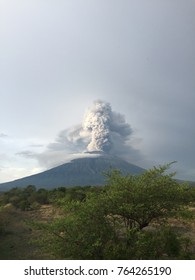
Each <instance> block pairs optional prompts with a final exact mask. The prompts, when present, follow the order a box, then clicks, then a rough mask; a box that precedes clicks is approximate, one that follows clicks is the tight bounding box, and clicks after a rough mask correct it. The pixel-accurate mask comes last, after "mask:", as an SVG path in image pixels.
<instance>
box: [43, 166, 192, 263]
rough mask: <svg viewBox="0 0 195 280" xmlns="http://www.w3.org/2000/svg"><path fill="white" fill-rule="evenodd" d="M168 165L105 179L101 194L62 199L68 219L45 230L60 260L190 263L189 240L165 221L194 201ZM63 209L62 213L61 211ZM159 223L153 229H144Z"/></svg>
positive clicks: (47, 226)
mask: <svg viewBox="0 0 195 280" xmlns="http://www.w3.org/2000/svg"><path fill="white" fill-rule="evenodd" d="M169 166H170V164H169V165H166V166H162V167H161V166H160V167H158V168H153V169H151V170H148V171H146V172H145V173H143V174H141V175H138V176H134V175H127V176H122V175H121V173H120V172H119V171H112V172H111V173H109V174H107V178H108V184H107V185H106V186H105V187H102V188H101V189H100V191H94V189H88V191H87V192H86V193H85V199H82V200H69V201H67V200H64V205H62V203H61V204H59V205H61V210H63V211H64V215H63V216H62V217H60V218H59V219H55V221H54V222H53V223H51V224H48V225H46V224H44V225H42V228H43V229H44V230H45V231H46V232H47V234H45V239H44V242H46V241H45V240H46V237H47V238H48V242H47V244H50V245H51V246H52V247H51V248H52V252H55V254H56V256H57V258H60V259H169V258H175V259H178V258H186V256H188V257H189V256H190V255H189V254H188V252H187V249H186V248H187V246H186V244H187V243H186V242H188V241H186V239H182V238H180V236H179V235H178V233H177V232H174V231H173V229H172V228H171V227H170V226H167V225H166V224H165V223H164V221H166V220H167V219H168V218H169V217H170V216H173V215H176V212H177V213H178V211H180V210H182V209H183V208H185V205H186V204H187V203H189V202H190V200H191V198H190V195H189V193H190V189H189V187H188V186H186V185H185V184H179V183H178V182H177V181H176V180H174V179H173V175H174V174H167V169H168V167H169ZM61 202H62V201H61ZM62 208H63V209H62ZM154 223H156V226H155V227H154V228H153V230H152V231H151V230H149V231H148V230H144V229H145V228H147V226H148V225H150V224H154Z"/></svg>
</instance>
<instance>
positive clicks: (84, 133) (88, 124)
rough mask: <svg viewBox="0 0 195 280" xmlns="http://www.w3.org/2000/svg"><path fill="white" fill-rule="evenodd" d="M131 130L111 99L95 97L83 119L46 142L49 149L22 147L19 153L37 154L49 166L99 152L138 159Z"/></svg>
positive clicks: (138, 155)
mask: <svg viewBox="0 0 195 280" xmlns="http://www.w3.org/2000/svg"><path fill="white" fill-rule="evenodd" d="M132 133H133V130H132V128H131V126H130V125H129V124H128V123H127V122H126V120H125V117H124V116H123V115H122V114H120V113H117V112H114V111H113V110H112V107H111V105H110V103H108V102H104V101H101V100H96V101H95V102H94V103H93V105H92V106H91V107H90V108H88V110H87V111H86V113H85V114H84V118H83V121H82V123H81V124H79V125H77V126H74V127H72V128H70V129H65V130H63V131H61V132H60V133H59V135H58V137H57V139H56V141H55V142H53V143H50V144H49V145H48V146H47V150H46V151H44V152H42V153H34V152H30V151H23V152H21V153H20V155H22V156H25V157H28V158H29V157H31V158H36V159H38V161H39V162H40V164H41V166H43V165H45V166H46V167H53V166H56V165H58V164H61V163H64V162H66V161H67V160H68V161H69V160H71V158H77V156H78V157H86V156H88V155H89V154H91V155H92V154H93V153H97V152H100V153H108V154H111V155H115V156H119V157H121V158H123V159H126V160H128V161H130V162H136V161H137V160H139V159H140V157H141V156H140V153H139V151H137V150H136V149H135V148H133V146H132V145H131V135H132Z"/></svg>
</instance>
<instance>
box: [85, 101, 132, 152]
mask: <svg viewBox="0 0 195 280" xmlns="http://www.w3.org/2000/svg"><path fill="white" fill-rule="evenodd" d="M83 130H84V132H85V133H86V135H88V137H89V141H90V142H89V143H88V145H87V151H88V152H94V151H99V152H107V153H108V152H112V150H113V149H114V146H115V144H116V145H118V144H119V143H118V142H121V144H122V143H124V142H125V140H126V139H127V138H128V136H130V134H131V133H132V130H131V127H130V125H129V124H127V123H126V122H125V119H124V117H123V116H122V115H121V114H118V113H115V112H113V111H112V108H111V106H110V104H109V103H107V102H103V101H101V100H97V101H95V102H94V104H93V106H92V107H91V108H90V109H89V110H88V111H87V113H86V115H85V117H84V121H83ZM85 133H84V134H85Z"/></svg>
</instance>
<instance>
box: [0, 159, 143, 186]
mask: <svg viewBox="0 0 195 280" xmlns="http://www.w3.org/2000/svg"><path fill="white" fill-rule="evenodd" d="M110 168H112V169H119V170H121V172H122V173H123V174H127V173H131V174H140V173H142V172H143V171H144V169H143V168H141V167H138V166H136V165H133V164H130V163H128V162H126V161H124V160H122V159H120V158H118V157H113V156H108V155H104V156H98V157H85V158H78V159H74V160H72V161H71V162H68V163H65V164H62V165H60V166H57V167H54V168H52V169H50V170H47V171H44V172H41V173H38V174H35V175H31V176H28V177H24V178H21V179H18V180H15V181H12V182H7V183H3V184H0V191H1V190H3V191H4V190H8V189H10V188H13V187H26V186H28V185H35V186H36V187H37V188H42V187H43V188H47V189H51V188H54V187H59V186H65V187H73V186H86V185H104V184H105V177H104V176H103V174H102V173H103V172H105V171H108V170H109V169H110Z"/></svg>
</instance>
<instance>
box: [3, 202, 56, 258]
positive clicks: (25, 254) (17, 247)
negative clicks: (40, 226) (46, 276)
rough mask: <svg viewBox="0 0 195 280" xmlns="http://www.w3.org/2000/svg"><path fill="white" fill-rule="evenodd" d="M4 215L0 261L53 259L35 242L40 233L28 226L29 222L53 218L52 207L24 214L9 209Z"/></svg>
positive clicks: (47, 220)
mask: <svg viewBox="0 0 195 280" xmlns="http://www.w3.org/2000/svg"><path fill="white" fill-rule="evenodd" d="M5 215H6V220H7V221H6V231H5V233H4V234H2V235H1V238H0V259H1V260H28V259H32V260H33V259H34V260H36V259H38V260H41V259H53V257H52V256H51V255H49V254H48V253H45V252H43V251H42V249H41V247H40V245H38V243H37V242H36V241H37V240H39V238H40V236H41V232H40V231H39V230H35V229H32V227H31V226H29V221H37V220H39V221H44V222H49V221H50V220H51V219H52V218H53V217H54V211H53V208H52V206H50V205H44V206H42V207H41V208H40V209H38V210H34V211H26V212H24V211H20V210H16V209H9V210H7V211H6V213H5ZM34 241H35V242H34Z"/></svg>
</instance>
